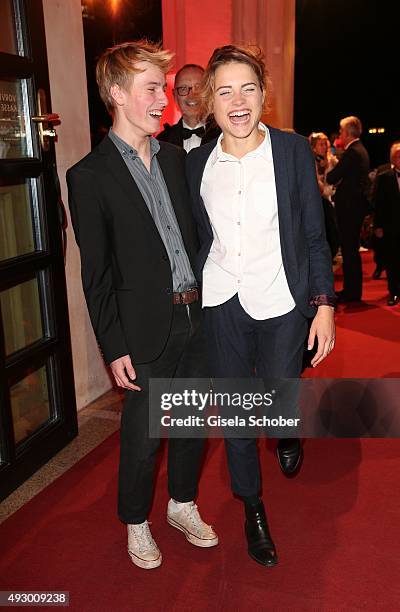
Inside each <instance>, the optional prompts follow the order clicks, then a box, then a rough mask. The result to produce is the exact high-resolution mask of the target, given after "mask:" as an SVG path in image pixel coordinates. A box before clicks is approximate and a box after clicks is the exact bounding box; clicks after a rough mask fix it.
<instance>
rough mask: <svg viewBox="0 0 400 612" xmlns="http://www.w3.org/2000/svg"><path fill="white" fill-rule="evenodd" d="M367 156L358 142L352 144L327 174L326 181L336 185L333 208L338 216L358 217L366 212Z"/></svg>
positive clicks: (364, 149)
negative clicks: (334, 207)
mask: <svg viewBox="0 0 400 612" xmlns="http://www.w3.org/2000/svg"><path fill="white" fill-rule="evenodd" d="M368 172H369V156H368V152H367V150H366V148H365V147H364V145H363V144H362V142H361V141H360V140H357V141H355V142H353V143H352V144H351V145H350V146H349V147H348V148H347V149H346V150H345V151H344V153H343V155H342V156H341V158H340V159H339V161H338V163H337V164H336V166H335V167H334V168H333V170H331V171H330V172H328V173H327V175H326V180H327V182H328V183H329V184H330V185H336V191H335V195H334V200H335V206H336V210H337V213H338V215H339V216H342V214H343V213H344V214H346V215H347V216H348V217H351V216H352V214H354V215H355V216H357V217H359V215H360V213H363V212H364V213H365V214H366V213H367V211H368V200H367V191H368V180H369V179H368Z"/></svg>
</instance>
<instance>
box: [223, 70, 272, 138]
mask: <svg viewBox="0 0 400 612" xmlns="http://www.w3.org/2000/svg"><path fill="white" fill-rule="evenodd" d="M263 102H264V92H263V91H262V89H261V87H260V83H259V81H258V78H257V75H256V73H255V72H254V70H253V68H252V67H251V66H249V65H248V64H242V63H239V62H231V63H229V64H223V65H222V66H219V67H218V68H217V70H216V72H215V82H214V100H213V112H214V117H215V120H216V122H217V123H218V125H219V127H220V128H221V130H222V131H223V133H224V138H225V139H227V140H231V139H249V140H251V139H253V138H254V140H256V139H257V138H258V130H257V126H258V122H259V120H260V118H261V114H262V108H263Z"/></svg>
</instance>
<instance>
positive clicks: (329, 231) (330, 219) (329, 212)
mask: <svg viewBox="0 0 400 612" xmlns="http://www.w3.org/2000/svg"><path fill="white" fill-rule="evenodd" d="M308 140H309V142H310V146H311V149H312V152H313V153H314V158H315V168H316V172H317V180H318V185H319V190H320V192H321V197H322V205H323V208H324V218H325V232H326V238H327V241H328V244H329V247H330V249H331V253H332V259H334V258H335V256H336V253H337V252H338V249H339V232H338V228H337V220H336V213H335V208H334V205H333V202H332V194H333V193H334V191H335V188H334V187H333V185H328V183H327V182H326V175H327V173H328V172H329V171H330V170H332V168H334V167H335V166H336V164H337V158H336V157H335V156H334V155H333V154H332V152H331V149H330V144H329V139H328V136H326V134H324V133H323V132H312V133H311V134H310V136H309V137H308Z"/></svg>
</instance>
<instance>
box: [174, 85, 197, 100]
mask: <svg viewBox="0 0 400 612" xmlns="http://www.w3.org/2000/svg"><path fill="white" fill-rule="evenodd" d="M192 90H193V91H199V90H200V85H198V84H196V85H191V86H189V85H181V86H180V87H175V91H176V93H177V94H178V96H182V97H183V96H187V95H189V93H190V92H191V91H192Z"/></svg>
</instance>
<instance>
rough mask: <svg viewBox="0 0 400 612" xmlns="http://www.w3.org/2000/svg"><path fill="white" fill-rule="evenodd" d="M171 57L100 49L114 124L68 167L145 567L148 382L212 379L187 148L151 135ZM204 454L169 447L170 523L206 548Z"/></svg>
mask: <svg viewBox="0 0 400 612" xmlns="http://www.w3.org/2000/svg"><path fill="white" fill-rule="evenodd" d="M170 60H171V54H170V53H169V52H168V51H165V50H162V49H161V48H160V47H158V46H157V45H153V44H151V43H148V42H147V41H137V42H128V43H122V44H120V45H116V46H115V47H112V48H110V49H107V51H105V52H104V53H103V55H102V56H101V57H100V58H99V60H98V62H97V66H96V77H97V83H98V86H99V91H100V96H101V98H102V100H103V102H104V104H105V105H106V107H107V110H108V111H109V113H110V114H111V116H112V120H113V121H112V128H111V129H110V131H109V133H108V135H107V136H105V137H104V139H103V140H102V141H101V143H100V144H99V145H98V147H96V148H95V149H93V151H92V152H91V153H89V155H87V156H86V157H84V158H83V159H82V160H81V161H79V162H78V163H77V164H75V166H73V167H72V168H70V169H69V170H68V172H67V183H68V192H69V202H70V210H71V217H72V223H73V227H74V231H75V237H76V241H77V243H78V245H79V248H80V253H81V268H82V283H83V289H84V293H85V297H86V302H87V306H88V310H89V315H90V319H91V322H92V325H93V329H94V332H95V334H96V338H97V341H98V343H99V345H100V347H101V350H102V353H103V356H104V360H105V361H106V363H107V364H108V365H109V366H110V368H111V372H112V374H113V376H114V379H115V382H116V384H117V385H118V386H119V387H121V388H123V389H125V390H126V393H125V401H124V408H123V412H122V418H121V437H120V440H121V442H120V464H119V490H118V514H119V518H120V520H121V521H122V522H123V523H125V524H126V526H127V535H128V553H129V555H130V557H131V560H132V562H133V563H134V564H135V565H137V566H138V567H141V568H143V569H152V568H155V567H158V566H159V565H160V564H161V561H162V555H161V552H160V550H159V548H158V546H157V544H156V542H155V541H154V539H153V537H152V534H151V531H150V527H149V523H148V521H147V518H148V515H149V512H150V507H151V503H152V497H153V481H154V471H155V465H156V459H157V450H158V447H159V442H160V441H159V440H158V439H156V438H151V437H150V435H149V381H150V379H151V378H155V377H161V378H168V379H172V378H174V377H183V378H186V377H189V378H190V377H202V376H206V375H207V373H208V369H207V362H206V354H205V346H204V337H203V331H202V326H201V319H202V316H201V315H202V313H201V306H200V302H199V292H198V288H197V282H196V279H195V276H194V274H193V271H192V266H193V265H194V258H195V254H196V251H197V235H196V228H195V225H194V222H193V218H192V215H191V211H190V207H189V206H188V200H189V197H190V196H189V193H188V190H187V184H186V177H185V166H184V158H185V153H184V151H183V150H181V149H179V148H178V147H174V146H172V145H170V144H169V143H165V142H162V143H160V142H158V141H157V140H156V139H155V138H153V137H152V134H154V133H155V132H156V131H157V129H159V126H160V119H161V116H162V113H163V110H164V108H165V107H166V105H167V104H168V98H167V96H166V94H165V89H166V79H165V75H166V73H167V72H168V70H169V67H170ZM202 455H203V441H202V440H199V439H186V440H185V439H171V440H170V441H169V449H168V488H169V493H170V497H171V499H170V500H169V502H168V507H167V517H166V518H167V521H168V523H169V524H170V525H172V526H173V527H175V528H176V529H179V530H180V531H181V532H183V534H184V535H185V536H186V539H187V540H188V541H189V542H190V543H191V544H194V545H195V546H199V547H202V548H204V547H209V546H215V545H216V544H218V537H217V535H216V534H215V532H214V531H213V529H212V527H211V526H209V525H207V524H206V523H204V521H203V520H202V518H201V516H200V513H199V510H198V508H197V505H196V504H195V503H194V499H195V496H196V494H197V483H198V478H199V470H200V464H201V460H202ZM99 529H100V530H101V525H100V526H99ZM99 537H101V531H99Z"/></svg>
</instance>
